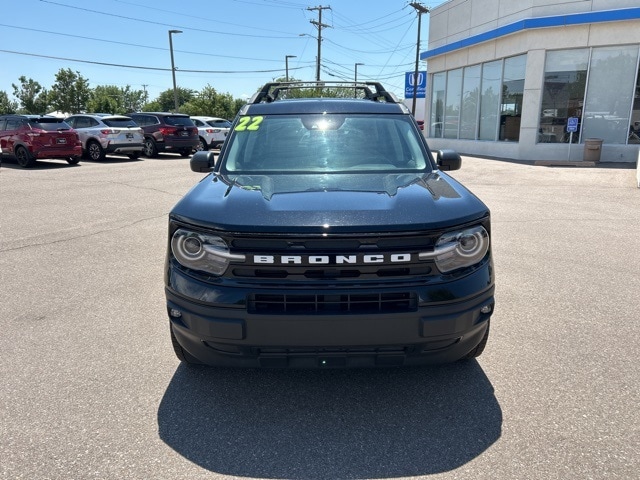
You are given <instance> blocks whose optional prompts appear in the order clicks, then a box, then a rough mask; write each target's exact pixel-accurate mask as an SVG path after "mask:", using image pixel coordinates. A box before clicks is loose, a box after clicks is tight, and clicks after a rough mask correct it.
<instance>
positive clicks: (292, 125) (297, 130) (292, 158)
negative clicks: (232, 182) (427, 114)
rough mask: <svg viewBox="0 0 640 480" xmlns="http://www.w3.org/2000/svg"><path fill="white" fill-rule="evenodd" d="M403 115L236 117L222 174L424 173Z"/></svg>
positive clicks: (417, 141) (422, 157)
mask: <svg viewBox="0 0 640 480" xmlns="http://www.w3.org/2000/svg"><path fill="white" fill-rule="evenodd" d="M419 135H420V133H419V131H417V130H416V128H415V126H414V125H413V123H412V122H411V121H410V119H409V117H408V116H406V115H384V116H375V115H371V114H367V115H348V114H347V115H345V114H339V115H337V114H336V115H275V116H253V117H249V116H245V117H240V118H239V119H238V123H237V124H236V125H235V128H234V130H233V132H232V135H231V138H230V139H229V140H228V142H229V143H228V145H227V148H226V151H225V158H224V159H223V162H224V163H223V166H222V169H223V170H226V171H227V172H239V173H240V172H241V173H243V174H247V173H262V172H270V173H292V172H293V173H295V172H325V173H326V172H339V171H340V172H343V171H350V172H351V171H358V170H360V171H365V172H369V171H398V170H404V171H406V170H410V171H416V170H424V169H425V168H427V166H428V165H430V163H429V161H428V157H427V155H428V154H427V152H426V149H425V148H424V144H423V143H422V141H421V138H420V137H419Z"/></svg>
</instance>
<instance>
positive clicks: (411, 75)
mask: <svg viewBox="0 0 640 480" xmlns="http://www.w3.org/2000/svg"><path fill="white" fill-rule="evenodd" d="M415 76H416V72H407V73H406V74H405V76H404V98H413V93H414V90H415V88H414V87H415V85H416V84H417V85H418V92H417V94H416V98H424V97H425V96H426V92H427V72H418V78H417V79H416V78H415Z"/></svg>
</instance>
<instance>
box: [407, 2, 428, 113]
mask: <svg viewBox="0 0 640 480" xmlns="http://www.w3.org/2000/svg"><path fill="white" fill-rule="evenodd" d="M409 5H411V6H412V7H413V8H415V9H416V12H418V43H417V44H416V68H415V71H414V73H413V106H412V108H411V113H412V114H413V116H415V115H416V97H417V96H418V62H419V61H420V27H421V19H422V14H423V13H429V8H428V7H425V6H424V5H422V4H420V3H418V2H411V3H410V4H409Z"/></svg>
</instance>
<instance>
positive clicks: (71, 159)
mask: <svg viewBox="0 0 640 480" xmlns="http://www.w3.org/2000/svg"><path fill="white" fill-rule="evenodd" d="M67 163H68V164H69V165H77V164H78V163H80V157H69V158H67Z"/></svg>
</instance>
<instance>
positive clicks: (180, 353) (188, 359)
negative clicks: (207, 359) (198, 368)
mask: <svg viewBox="0 0 640 480" xmlns="http://www.w3.org/2000/svg"><path fill="white" fill-rule="evenodd" d="M169 331H170V332H171V345H173V351H174V352H175V354H176V357H178V360H180V361H181V362H182V363H186V364H187V365H198V364H199V363H200V362H198V361H197V360H196V359H195V358H193V357H192V356H191V355H189V354H188V353H187V352H186V351H185V350H184V349H183V348H182V346H180V344H179V343H178V339H177V338H176V335H175V333H173V327H172V326H171V324H169Z"/></svg>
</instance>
